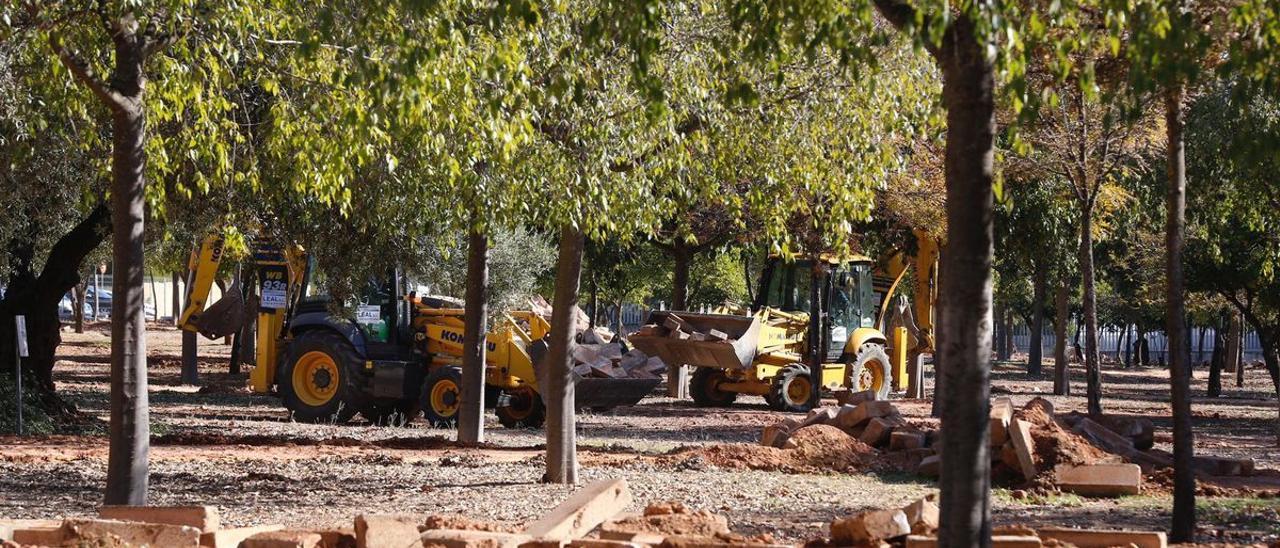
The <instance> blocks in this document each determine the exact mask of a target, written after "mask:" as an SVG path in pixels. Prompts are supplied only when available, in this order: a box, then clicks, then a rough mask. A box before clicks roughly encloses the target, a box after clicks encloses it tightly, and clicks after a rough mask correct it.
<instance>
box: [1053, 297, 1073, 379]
mask: <svg viewBox="0 0 1280 548" xmlns="http://www.w3.org/2000/svg"><path fill="white" fill-rule="evenodd" d="M1069 291H1070V288H1068V287H1067V282H1066V280H1061V281H1060V282H1059V283H1058V287H1057V289H1056V290H1055V291H1054V304H1055V314H1054V317H1055V318H1056V321H1055V322H1054V323H1053V339H1054V340H1053V393H1054V394H1056V395H1059V396H1070V395H1071V370H1070V369H1069V368H1068V367H1067V366H1068V363H1067V322H1069V321H1071V318H1070V314H1071V293H1070V292H1069Z"/></svg>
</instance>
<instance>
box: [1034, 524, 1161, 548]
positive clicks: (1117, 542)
mask: <svg viewBox="0 0 1280 548" xmlns="http://www.w3.org/2000/svg"><path fill="white" fill-rule="evenodd" d="M1036 533H1039V534H1040V538H1042V539H1045V540H1048V539H1053V540H1057V541H1060V542H1069V543H1071V544H1074V545H1076V546H1078V547H1080V548H1106V547H1109V546H1130V545H1133V546H1136V547H1137V548H1165V547H1166V546H1168V545H1169V541H1168V539H1167V538H1166V537H1165V534H1164V533H1162V532H1158V531H1106V530H1101V529H1068V528H1065V527H1046V528H1043V529H1037V530H1036Z"/></svg>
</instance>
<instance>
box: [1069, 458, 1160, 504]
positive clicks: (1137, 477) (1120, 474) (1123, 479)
mask: <svg viewBox="0 0 1280 548" xmlns="http://www.w3.org/2000/svg"><path fill="white" fill-rule="evenodd" d="M1054 474H1055V476H1056V479H1057V483H1058V487H1059V488H1060V489H1062V490H1063V491H1068V492H1071V493H1075V494H1077V495H1084V496H1087V497H1119V496H1124V495H1136V494H1138V491H1139V490H1140V488H1141V486H1142V468H1141V467H1139V466H1138V465H1136V464H1089V465H1084V466H1069V465H1068V466H1059V467H1058V468H1057V469H1055V470H1054Z"/></svg>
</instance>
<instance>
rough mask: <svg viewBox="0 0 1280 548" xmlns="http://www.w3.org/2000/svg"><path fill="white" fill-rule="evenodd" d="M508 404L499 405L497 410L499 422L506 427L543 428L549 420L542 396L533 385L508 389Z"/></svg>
mask: <svg viewBox="0 0 1280 548" xmlns="http://www.w3.org/2000/svg"><path fill="white" fill-rule="evenodd" d="M506 395H507V398H508V401H507V405H502V406H499V407H498V408H497V409H496V410H495V412H496V413H497V415H498V422H500V423H502V426H503V427H504V428H542V424H543V423H545V422H546V421H547V408H546V407H545V406H544V405H543V404H542V396H539V395H538V392H537V391H535V390H534V389H533V387H531V386H521V387H519V388H515V389H512V390H507V391H506Z"/></svg>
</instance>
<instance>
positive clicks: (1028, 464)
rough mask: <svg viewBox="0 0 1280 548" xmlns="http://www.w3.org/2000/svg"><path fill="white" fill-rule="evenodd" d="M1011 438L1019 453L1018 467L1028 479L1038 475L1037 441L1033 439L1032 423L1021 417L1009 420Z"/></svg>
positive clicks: (1014, 447)
mask: <svg viewBox="0 0 1280 548" xmlns="http://www.w3.org/2000/svg"><path fill="white" fill-rule="evenodd" d="M1009 440H1010V441H1012V442H1013V449H1014V450H1015V451H1017V454H1018V467H1019V469H1020V470H1021V471H1022V476H1023V477H1024V478H1026V479H1027V480H1028V481H1030V480H1031V479H1033V478H1035V477H1036V473H1037V472H1036V459H1035V454H1036V443H1035V440H1033V439H1031V423H1028V422H1027V421H1024V420H1020V419H1013V420H1012V421H1010V422H1009Z"/></svg>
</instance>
